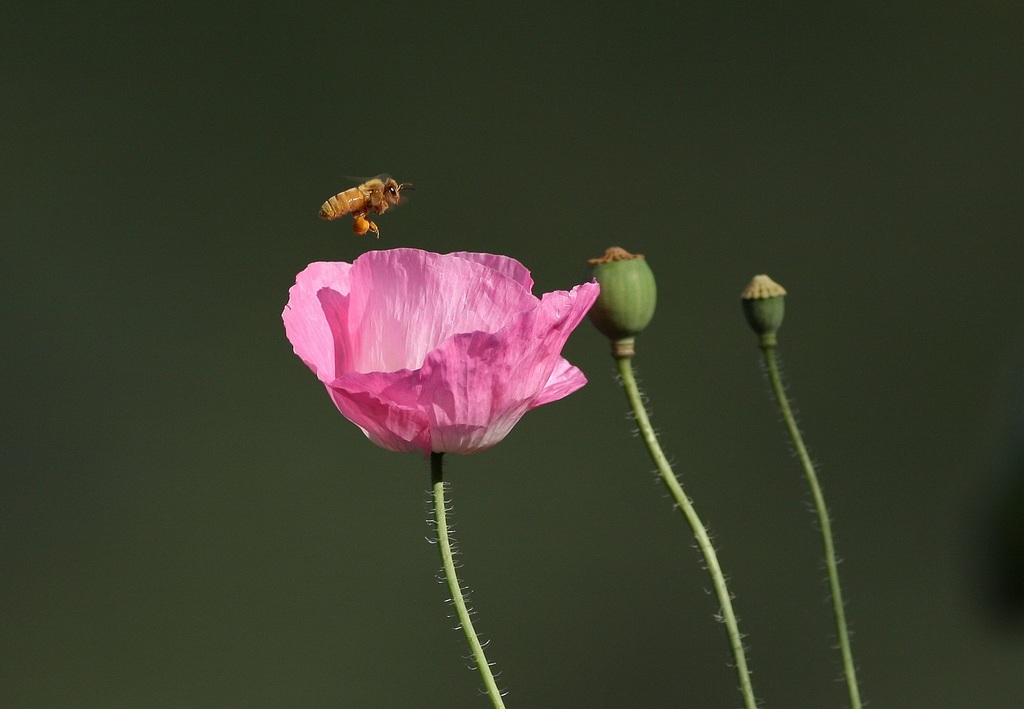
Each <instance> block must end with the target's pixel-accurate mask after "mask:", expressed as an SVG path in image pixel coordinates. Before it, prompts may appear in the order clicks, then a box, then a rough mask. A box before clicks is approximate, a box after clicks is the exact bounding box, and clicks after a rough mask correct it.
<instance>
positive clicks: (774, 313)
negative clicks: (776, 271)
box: [740, 275, 786, 345]
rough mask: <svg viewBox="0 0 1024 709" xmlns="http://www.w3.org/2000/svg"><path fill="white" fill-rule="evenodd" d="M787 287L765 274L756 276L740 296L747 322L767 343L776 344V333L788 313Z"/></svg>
mask: <svg viewBox="0 0 1024 709" xmlns="http://www.w3.org/2000/svg"><path fill="white" fill-rule="evenodd" d="M785 296H786V289H785V288H783V287H782V286H780V285H779V284H778V283H776V282H775V281H773V280H772V279H771V278H769V277H768V276H765V275H760V276H754V278H753V279H752V280H751V281H750V283H749V284H748V285H747V287H746V288H744V289H743V292H742V293H741V294H740V298H741V299H742V301H743V314H744V315H746V316H747V322H748V323H750V327H752V328H753V329H754V332H756V333H757V334H758V335H760V336H761V341H762V342H764V343H765V344H773V345H774V344H775V333H776V332H778V329H779V328H780V327H782V318H783V316H784V315H785V314H786V298H785Z"/></svg>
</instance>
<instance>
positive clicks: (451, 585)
mask: <svg viewBox="0 0 1024 709" xmlns="http://www.w3.org/2000/svg"><path fill="white" fill-rule="evenodd" d="M443 456H444V453H431V454H430V485H431V488H432V492H433V497H434V522H435V525H434V526H435V528H436V533H437V548H438V550H439V551H440V552H441V564H442V565H443V566H444V577H445V580H446V581H447V582H448V590H449V592H450V593H451V594H452V604H453V605H454V606H455V612H456V614H457V615H458V618H459V625H461V626H462V631H463V632H464V633H465V634H466V640H467V642H469V648H470V650H471V651H472V653H473V661H474V662H475V663H476V667H477V669H478V670H479V671H480V676H481V677H482V678H483V680H484V686H486V687H487V696H489V697H490V698H491V703H492V704H493V705H494V707H495V709H505V704H504V702H502V700H501V692H500V691H499V690H498V685H497V684H496V683H495V681H494V675H493V674H492V673H491V665H490V664H489V663H488V662H487V658H486V657H485V656H484V648H483V645H481V644H480V639H479V638H478V637H477V635H476V630H475V629H474V628H473V621H472V620H471V619H470V617H469V609H468V608H466V599H465V598H464V597H463V595H462V584H461V583H459V577H458V576H457V575H456V573H455V561H454V559H453V558H452V545H451V540H450V539H449V538H448V520H447V515H446V507H445V499H444V465H443V464H442V462H441V459H442V457H443Z"/></svg>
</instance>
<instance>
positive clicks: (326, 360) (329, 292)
mask: <svg viewBox="0 0 1024 709" xmlns="http://www.w3.org/2000/svg"><path fill="white" fill-rule="evenodd" d="M351 269H352V264H348V263H331V262H319V263H311V264H309V266H307V267H306V268H305V270H303V271H302V272H301V273H299V275H298V276H296V278H295V285H294V286H292V287H291V289H290V290H289V291H288V305H286V306H285V309H284V312H283V313H282V314H281V317H282V319H283V320H284V329H285V333H286V334H287V335H288V339H289V341H291V343H292V348H293V349H294V350H295V354H297V355H298V356H299V358H300V359H301V360H302V361H303V362H305V363H306V365H307V366H308V367H309V368H310V369H312V370H313V371H314V372H315V373H316V375H317V377H319V378H320V381H322V382H324V383H327V382H330V381H333V380H334V379H335V377H336V376H337V373H338V372H343V371H346V369H348V360H349V359H350V357H349V352H348V338H347V337H345V333H347V331H348V316H347V311H348V284H349V272H350V271H351Z"/></svg>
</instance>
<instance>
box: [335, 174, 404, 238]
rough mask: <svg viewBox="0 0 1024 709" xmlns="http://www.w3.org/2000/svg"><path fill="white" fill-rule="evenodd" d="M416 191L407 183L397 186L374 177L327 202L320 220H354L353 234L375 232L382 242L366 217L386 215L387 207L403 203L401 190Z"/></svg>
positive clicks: (385, 179)
mask: <svg viewBox="0 0 1024 709" xmlns="http://www.w3.org/2000/svg"><path fill="white" fill-rule="evenodd" d="M411 189H415V188H414V187H413V186H412V185H410V184H409V183H408V182H401V183H399V182H396V181H395V180H393V179H391V178H390V177H384V176H383V175H382V176H381V177H374V178H373V179H372V180H367V181H366V182H364V183H363V184H361V185H359V186H358V187H352V188H350V189H347V190H345V191H344V192H339V193H338V194H336V195H334V196H333V197H331V198H330V199H329V200H327V201H326V202H324V204H323V206H322V207H320V218H321V219H328V220H330V219H337V218H338V217H343V216H345V215H346V214H351V215H352V218H353V222H352V231H354V232H355V233H356V235H357V236H362V235H363V234H365V233H366V232H368V231H372V232H373V233H374V236H376V237H377V238H378V239H379V238H380V229H378V228H377V225H376V224H374V223H373V222H372V221H370V220H369V219H367V218H366V215H367V214H383V213H384V212H386V211H388V207H394V206H395V205H396V204H398V203H399V202H401V201H402V190H411Z"/></svg>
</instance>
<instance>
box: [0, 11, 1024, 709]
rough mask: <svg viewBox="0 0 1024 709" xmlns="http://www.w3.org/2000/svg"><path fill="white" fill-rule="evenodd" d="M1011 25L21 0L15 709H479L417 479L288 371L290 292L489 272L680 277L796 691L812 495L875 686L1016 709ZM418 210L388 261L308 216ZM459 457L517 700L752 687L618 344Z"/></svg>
mask: <svg viewBox="0 0 1024 709" xmlns="http://www.w3.org/2000/svg"><path fill="white" fill-rule="evenodd" d="M1022 30H1024V10H1022V7H1021V5H1020V3H1016V2H1005V3H1000V2H990V3H980V4H975V5H972V6H970V7H967V6H966V5H965V4H963V3H952V2H943V3H916V4H915V3H910V4H903V3H898V4H893V5H889V4H882V5H877V6H866V5H861V4H854V5H853V6H845V5H844V6H832V5H827V4H821V3H812V2H795V3H783V4H772V5H771V6H768V5H763V4H756V5H755V4H745V3H699V4H694V5H693V6H690V7H682V6H681V4H679V3H664V4H622V3H619V4H611V3H565V4H562V3H537V4H525V3H516V4H514V5H513V4H508V5H499V6H497V7H488V8H486V9H484V8H483V7H482V6H481V5H479V4H476V3H458V2H452V3H446V4H445V5H444V6H443V8H441V7H428V4H427V3H422V4H413V3H408V4H405V3H383V4H379V3H363V4H359V3H347V4H346V3H316V4H309V3H280V4H255V5H251V6H248V7H246V8H235V7H232V8H230V9H228V8H227V7H218V6H216V5H214V6H211V5H201V4H185V5H181V4H177V3H172V4H156V3H151V4H147V5H145V6H136V5H125V4H109V3H99V2H97V3H75V4H72V3H67V4H65V3H57V4H45V3H24V4H18V3H5V4H4V5H3V7H2V9H0V96H2V106H3V110H2V111H0V154H2V171H0V185H2V194H3V199H2V204H3V219H2V222H0V223H2V225H3V226H2V227H0V229H2V235H3V241H2V244H3V247H2V254H3V255H2V258H3V263H4V264H5V267H4V269H3V278H2V279H0V294H2V296H3V301H4V303H5V307H4V308H3V310H2V313H0V327H2V332H3V345H2V356H3V360H2V367H0V377H2V391H3V409H2V416H3V421H2V426H3V442H2V444H0V564H2V567H0V623H2V626H0V677H2V681H0V704H2V705H4V706H9V707H72V706H74V707H143V706H144V707H185V706H188V707H291V706H294V707H300V706H301V707H481V706H486V704H487V700H486V699H485V698H483V697H481V696H480V694H479V685H480V682H479V678H478V676H477V674H476V673H474V672H471V671H469V670H468V669H466V661H465V659H464V656H465V655H466V654H467V650H466V647H465V644H464V640H463V638H462V636H461V634H460V633H458V632H456V631H454V630H453V629H452V628H453V626H454V621H453V620H451V619H450V618H449V617H448V613H449V607H448V606H447V605H446V604H445V600H446V598H447V593H446V590H445V589H444V587H443V586H442V585H439V584H438V583H437V581H436V580H435V574H436V573H437V572H438V570H439V567H440V563H439V561H438V558H437V554H436V550H435V548H434V547H432V546H431V545H430V544H429V543H427V541H425V539H426V538H427V537H428V536H429V535H430V528H429V526H428V524H427V521H426V519H427V516H428V506H427V502H426V500H427V489H428V487H429V470H428V465H427V463H426V462H425V461H423V460H421V459H420V458H419V457H418V456H416V455H399V454H394V453H389V452H387V451H384V450H380V449H378V448H376V447H375V446H373V445H372V444H370V443H369V442H368V441H367V440H366V439H365V438H364V436H363V435H362V434H361V433H360V431H359V430H358V429H357V428H356V427H354V426H353V425H351V424H350V423H348V422H347V421H345V420H344V419H343V418H342V417H341V416H340V414H338V413H337V411H336V410H335V408H334V406H333V405H332V404H331V402H330V400H329V398H328V397H327V395H326V393H325V392H324V390H323V387H322V386H321V385H320V384H319V383H318V381H317V380H316V378H315V376H314V375H313V374H312V373H311V372H310V371H309V370H308V369H307V368H306V367H305V366H304V365H303V364H302V362H301V361H299V359H298V358H297V357H295V356H294V355H293V354H292V351H291V346H290V345H289V343H288V342H287V340H286V339H285V337H284V330H283V327H282V325H281V320H280V313H281V310H282V309H283V307H284V304H285V301H286V299H287V291H288V288H289V287H290V286H291V285H292V283H293V282H294V277H295V274H296V273H297V272H298V271H300V270H301V269H302V268H303V267H304V266H305V265H306V264H307V263H309V262H311V261H318V260H339V261H351V260H352V259H354V258H355V257H357V256H358V255H359V254H360V253H363V252H364V251H366V250H369V249H374V248H392V247H398V246H411V247H418V248H423V249H428V250H432V251H438V252H448V251H455V250H473V251H486V252H494V253H503V254H508V255H510V256H513V257H515V258H517V259H519V260H520V261H522V262H523V263H524V264H525V265H526V266H527V267H528V268H530V269H531V270H532V272H533V275H534V278H535V279H536V281H537V288H536V290H537V292H538V293H539V292H542V291H548V290H554V289H563V288H569V287H571V286H572V285H575V284H576V283H579V282H582V281H583V280H585V279H587V278H588V275H587V273H588V272H587V268H586V263H585V261H586V259H587V258H589V257H593V256H598V255H600V254H601V253H602V252H603V251H604V249H605V248H606V247H608V246H611V245H620V246H622V247H624V248H626V249H628V250H630V251H633V252H639V253H644V254H646V256H647V258H648V259H649V262H650V264H651V266H652V268H653V269H654V271H655V273H656V275H657V277H658V285H659V306H658V312H657V315H656V316H655V320H654V322H653V323H652V325H651V326H650V328H649V329H648V331H647V332H645V333H644V334H643V335H642V336H641V338H640V340H639V353H638V356H637V358H636V365H637V368H638V373H639V377H640V379H641V383H642V385H643V386H644V387H645V390H646V392H647V394H648V396H649V397H650V408H651V411H652V414H653V421H654V423H655V425H656V426H657V427H658V428H659V430H660V432H661V434H662V436H663V444H664V446H665V448H666V450H667V451H668V452H669V454H670V455H671V457H672V459H673V461H674V463H675V464H676V466H677V469H678V471H679V472H680V473H681V474H682V475H683V479H684V483H685V485H686V486H687V491H688V492H689V494H690V495H691V496H692V497H693V499H694V501H695V504H696V507H697V510H698V512H699V513H700V514H701V515H702V516H703V518H704V519H705V521H706V522H707V523H708V524H709V525H710V527H711V529H712V531H713V532H714V535H715V540H716V543H717V546H718V549H719V553H720V558H721V561H722V564H723V566H724V568H725V570H726V572H727V573H728V575H729V577H730V579H731V583H732V590H733V591H734V592H735V594H736V602H735V603H736V609H737V612H738V614H739V615H740V617H741V621H740V627H741V629H742V630H743V631H744V632H745V633H746V634H747V643H748V646H749V655H748V659H749V662H750V665H751V668H752V670H753V672H754V675H753V679H754V687H755V690H756V692H757V694H758V696H759V698H761V699H762V700H763V701H764V703H765V705H766V706H773V707H842V706H844V703H845V696H846V695H845V689H844V686H843V684H842V680H841V669H840V664H839V654H838V652H837V651H835V650H834V645H835V637H834V634H833V626H832V618H831V614H830V609H829V605H828V599H827V592H826V584H825V572H824V567H823V564H822V560H821V553H820V540H819V537H818V533H817V530H816V525H815V523H814V519H813V514H812V513H811V512H810V511H809V503H810V498H809V495H808V493H807V491H806V484H805V482H804V480H803V478H802V476H801V472H800V470H799V468H798V465H797V461H796V460H795V458H794V457H793V456H792V455H791V453H790V449H789V445H788V443H787V441H786V439H785V437H784V430H783V428H782V425H781V423H780V422H779V420H778V416H777V414H776V413H775V409H774V405H773V402H772V400H771V398H770V394H769V388H768V385H767V383H766V381H765V379H764V377H763V376H762V372H761V366H760V353H759V351H758V349H757V347H756V340H755V337H754V335H753V334H752V333H751V332H750V331H749V330H748V329H747V325H746V323H745V322H744V319H743V316H742V314H741V310H740V306H739V299H738V296H739V292H740V290H741V289H742V288H743V287H744V285H745V284H746V283H747V281H748V280H749V279H750V278H751V277H752V276H753V275H754V274H757V273H768V274H769V275H770V276H772V277H773V278H774V279H775V280H777V281H779V282H780V283H782V284H783V285H784V286H785V287H786V288H787V289H788V290H789V297H788V298H787V320H786V323H785V325H784V327H783V329H782V332H781V344H780V354H781V357H782V363H783V368H784V374H785V376H786V378H787V381H788V384H789V387H790V393H791V395H792V396H793V397H794V400H795V403H796V407H797V409H798V412H799V415H800V418H801V423H802V427H803V430H804V432H805V435H806V436H807V441H808V444H809V446H810V448H811V450H812V454H813V456H814V458H815V460H816V461H817V463H818V464H819V465H820V475H821V478H822V481H823V485H824V488H825V494H826V499H827V500H828V502H829V504H830V507H831V510H832V513H833V517H834V524H835V531H836V536H837V543H838V548H839V551H840V554H841V555H842V557H843V563H842V565H841V573H842V580H843V584H844V592H845V594H846V597H847V601H848V614H849V618H850V622H851V625H852V629H853V631H854V633H855V636H854V639H853V648H854V653H855V656H856V658H857V661H858V664H859V667H860V679H861V689H862V694H863V696H864V698H865V699H866V700H867V701H868V702H870V704H871V705H872V706H877V707H922V706H942V707H1011V706H1020V705H1021V704H1022V703H1024V616H1022V612H1021V611H1022V603H1024V600H1022V593H1021V577H1020V564H1021V559H1022V557H1024V553H1022V552H1021V543H1022V542H1021V535H1022V534H1024V532H1022V531H1021V530H1022V527H1024V523H1022V518H1024V483H1022V470H1024V316H1022V313H1024V308H1022V306H1024V283H1022V280H1021V276H1022V272H1024V268H1022V267H1024V246H1022V239H1021V237H1022V227H1024V207H1022V205H1024V200H1022V197H1024V189H1022V188H1024V144H1022V130H1021V129H1022V116H1024V111H1022V108H1024V81H1022V79H1024V59H1022V42H1021V37H1022ZM381 172H389V173H391V174H392V175H394V176H395V177H397V178H398V179H399V180H402V181H410V182H413V183H414V184H415V186H416V192H415V193H413V194H412V195H411V197H412V199H410V200H409V202H408V204H405V205H403V206H402V207H401V208H400V209H397V210H395V211H394V212H389V213H388V214H386V215H384V216H383V217H381V218H380V220H379V221H378V223H379V225H380V227H381V231H382V238H381V239H380V241H379V242H378V241H375V240H374V239H372V238H367V237H362V238H357V237H355V236H353V234H352V233H351V230H350V222H349V221H348V220H343V221H339V222H335V223H326V222H321V221H320V220H318V219H317V211H318V209H319V207H320V204H321V203H322V202H323V201H324V200H325V199H326V198H327V197H329V196H330V195H332V194H334V193H335V192H338V191H340V190H342V189H346V188H347V187H350V186H352V185H353V184H354V183H353V182H352V180H350V179H349V177H350V176H370V175H374V174H377V173H381ZM565 355H566V357H567V358H568V359H569V360H570V361H571V362H573V363H574V364H576V365H577V366H579V367H580V368H582V369H583V370H584V372H585V373H586V374H587V376H588V378H589V379H590V383H589V384H588V386H586V387H585V388H584V389H582V390H581V391H579V392H578V393H576V394H574V395H572V396H571V397H569V398H567V399H565V400H563V401H560V402H558V403H555V404H552V405H550V406H546V407H543V408H541V409H538V410H537V411H535V412H533V413H531V414H529V415H528V416H527V417H526V418H525V419H524V420H523V421H522V422H521V423H520V424H519V425H518V426H517V428H516V429H515V430H514V431H513V432H512V434H511V435H510V436H509V437H508V438H507V439H506V440H505V441H504V442H503V443H502V444H501V445H500V446H498V447H496V448H494V449H492V450H490V451H488V452H485V453H481V454H478V455H475V456H469V457H457V456H449V459H448V468H447V477H448V479H449V480H450V482H451V485H452V499H453V503H454V509H455V521H456V533H457V535H458V540H459V542H460V544H461V548H462V551H463V553H464V558H463V561H464V567H463V569H462V574H463V578H464V580H465V582H466V583H467V584H468V586H469V587H470V588H471V589H472V590H473V601H474V603H475V605H476V607H477V609H478V611H479V615H478V616H477V622H478V623H479V629H480V630H481V631H482V632H483V633H484V634H485V635H486V636H488V637H490V638H491V639H492V644H491V646H490V656H491V658H492V659H493V660H494V661H495V662H496V663H497V667H498V669H499V670H500V672H501V673H502V674H501V680H500V681H501V683H502V686H503V687H505V688H507V690H508V692H509V694H508V703H509V706H510V707H567V706H589V707H635V706H645V707H663V706H664V707H668V706H690V707H729V706H737V705H738V704H740V697H739V694H738V693H737V692H736V690H735V688H734V686H735V677H734V673H733V670H732V669H731V668H730V667H729V666H728V662H729V659H730V655H729V652H728V649H727V644H726V641H725V636H724V631H723V629H722V627H721V626H720V625H719V624H717V623H716V622H715V620H714V618H713V616H714V614H715V612H716V610H717V608H716V604H715V602H714V601H713V597H712V596H710V595H709V593H708V590H709V581H708V579H707V576H706V574H705V572H704V571H703V570H702V567H701V564H700V562H699V559H698V556H697V553H696V551H695V550H694V549H693V548H692V541H691V539H690V536H689V534H688V531H687V529H686V525H685V524H684V522H683V520H682V518H681V516H680V515H679V514H678V513H676V512H674V511H673V509H672V506H671V503H670V501H669V500H668V499H667V497H666V495H665V493H664V491H663V490H662V488H661V487H660V485H659V483H658V481H657V478H656V476H655V474H654V472H653V466H652V464H651V463H650V461H649V459H648V457H647V454H646V452H645V451H644V449H643V447H642V445H641V443H640V441H639V440H638V439H637V438H636V437H635V436H634V434H633V424H632V422H631V420H630V419H629V417H628V415H627V406H626V402H625V398H624V396H623V394H622V392H621V391H620V390H619V388H618V387H617V384H616V381H615V377H614V367H613V363H612V360H611V358H610V357H609V356H608V345H607V342H606V341H605V340H604V338H603V337H602V336H600V335H599V334H598V333H597V332H596V331H595V330H594V329H593V328H592V327H590V325H589V324H588V323H584V324H583V326H581V328H580V329H579V330H578V331H577V332H576V333H575V334H574V335H573V336H572V338H571V339H570V341H569V343H568V346H567V348H566V351H565Z"/></svg>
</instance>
